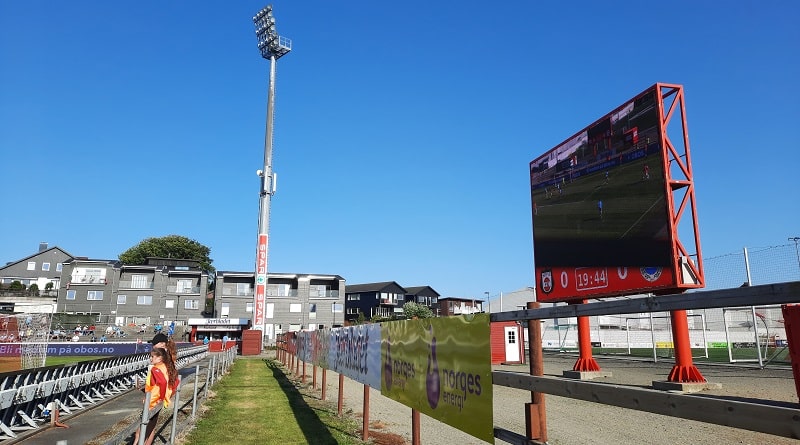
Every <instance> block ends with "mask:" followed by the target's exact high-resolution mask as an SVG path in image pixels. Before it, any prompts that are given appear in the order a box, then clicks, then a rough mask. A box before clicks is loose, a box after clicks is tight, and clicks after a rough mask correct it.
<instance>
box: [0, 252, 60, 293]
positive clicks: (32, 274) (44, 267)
mask: <svg viewBox="0 0 800 445" xmlns="http://www.w3.org/2000/svg"><path fill="white" fill-rule="evenodd" d="M72 258H73V256H72V255H70V254H69V253H67V252H66V251H65V250H63V249H61V248H59V247H50V248H48V247H47V243H41V244H39V251H38V252H36V253H34V254H33V255H29V256H27V257H25V258H23V259H21V260H18V261H13V262H10V263H8V264H6V265H5V266H3V267H0V283H2V284H4V285H6V286H7V285H9V284H11V283H13V282H14V281H19V282H20V283H22V284H24V285H25V287H26V288H29V287H30V286H31V284H36V286H37V287H38V288H39V293H40V295H48V293H46V292H45V288H46V287H47V284H48V283H53V291H52V293H51V294H52V295H51V296H56V292H57V289H58V288H59V287H60V284H61V267H62V264H63V263H65V262H67V261H69V260H71V259H72Z"/></svg>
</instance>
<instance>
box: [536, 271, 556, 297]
mask: <svg viewBox="0 0 800 445" xmlns="http://www.w3.org/2000/svg"><path fill="white" fill-rule="evenodd" d="M539 288H540V289H541V290H542V292H544V293H546V294H549V293H550V292H552V291H553V271H552V270H550V269H547V270H543V271H542V276H541V282H540V283H539Z"/></svg>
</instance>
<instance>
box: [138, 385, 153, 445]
mask: <svg viewBox="0 0 800 445" xmlns="http://www.w3.org/2000/svg"><path fill="white" fill-rule="evenodd" d="M149 422H150V392H149V391H147V392H145V393H144V406H143V407H142V420H141V423H140V424H139V443H138V444H136V445H144V442H145V440H146V439H147V437H146V436H147V424H148V423H149Z"/></svg>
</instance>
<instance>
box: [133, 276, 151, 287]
mask: <svg viewBox="0 0 800 445" xmlns="http://www.w3.org/2000/svg"><path fill="white" fill-rule="evenodd" d="M148 288H150V280H148V276H147V275H142V274H133V275H131V289H148Z"/></svg>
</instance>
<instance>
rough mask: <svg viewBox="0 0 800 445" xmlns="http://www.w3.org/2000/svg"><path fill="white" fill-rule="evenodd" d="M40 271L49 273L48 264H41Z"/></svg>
mask: <svg viewBox="0 0 800 445" xmlns="http://www.w3.org/2000/svg"><path fill="white" fill-rule="evenodd" d="M42 270H43V271H45V272H49V271H50V263H42Z"/></svg>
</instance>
